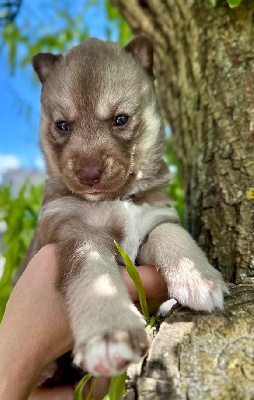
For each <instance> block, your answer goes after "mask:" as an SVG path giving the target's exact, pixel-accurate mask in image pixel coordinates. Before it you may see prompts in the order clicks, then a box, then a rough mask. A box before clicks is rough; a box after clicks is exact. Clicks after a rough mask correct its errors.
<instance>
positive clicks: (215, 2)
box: [209, 0, 218, 7]
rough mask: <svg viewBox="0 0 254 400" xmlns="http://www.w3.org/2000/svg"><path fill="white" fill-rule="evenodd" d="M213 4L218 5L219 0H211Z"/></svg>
mask: <svg viewBox="0 0 254 400" xmlns="http://www.w3.org/2000/svg"><path fill="white" fill-rule="evenodd" d="M209 1H210V3H211V4H212V6H214V7H215V6H217V3H218V0H209Z"/></svg>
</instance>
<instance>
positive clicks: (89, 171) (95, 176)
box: [77, 165, 103, 185]
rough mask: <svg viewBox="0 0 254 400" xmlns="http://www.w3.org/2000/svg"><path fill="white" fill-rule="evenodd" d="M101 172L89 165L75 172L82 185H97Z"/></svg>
mask: <svg viewBox="0 0 254 400" xmlns="http://www.w3.org/2000/svg"><path fill="white" fill-rule="evenodd" d="M102 173H103V170H101V169H100V168H98V167H97V166H94V165H90V166H86V167H83V168H81V169H79V170H78V171H77V176H78V178H79V180H80V182H81V183H83V184H84V185H95V184H96V183H99V181H100V178H101V175H102Z"/></svg>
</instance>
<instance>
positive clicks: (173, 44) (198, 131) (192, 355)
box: [112, 0, 254, 400]
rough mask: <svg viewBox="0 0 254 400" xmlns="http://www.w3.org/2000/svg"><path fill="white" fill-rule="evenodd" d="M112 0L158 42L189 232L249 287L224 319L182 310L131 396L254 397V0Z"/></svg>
mask: <svg viewBox="0 0 254 400" xmlns="http://www.w3.org/2000/svg"><path fill="white" fill-rule="evenodd" d="M112 1H113V3H114V4H115V5H116V6H117V7H118V9H119V11H120V13H121V14H122V15H123V16H124V18H125V19H126V21H127V22H128V23H129V25H130V26H131V28H132V29H133V32H134V33H143V34H146V35H147V36H148V37H149V38H151V39H152V41H153V43H154V49H155V58H154V61H155V74H156V76H157V79H158V91H159V95H160V99H161V103H162V106H163V109H164V112H165V116H166V118H167V119H168V121H169V123H170V125H171V128H172V132H173V141H174V145H175V149H176V151H177V154H178V157H179V161H180V167H181V174H182V178H183V182H184V188H185V201H186V227H187V229H188V230H189V231H190V233H191V234H192V236H193V237H194V238H195V239H196V240H197V241H198V243H199V244H200V245H201V247H203V248H204V250H205V251H206V252H207V254H208V257H209V259H210V261H211V263H212V264H213V265H214V266H215V267H217V268H218V269H219V270H220V271H221V272H222V274H223V275H224V278H225V279H226V280H227V281H228V282H242V283H244V282H245V284H241V285H240V286H234V285H232V288H231V296H230V297H228V299H227V301H226V306H225V313H221V314H212V315H204V314H201V313H199V314H197V313H194V312H191V311H189V310H186V309H182V308H176V309H174V310H173V312H171V314H170V315H169V316H168V317H167V318H166V320H165V321H164V322H163V323H162V324H161V325H160V327H158V334H157V336H156V337H155V339H154V341H153V342H152V345H151V349H150V351H149V354H148V357H147V359H146V360H145V363H144V364H143V365H140V366H139V368H136V369H134V370H130V371H129V383H128V391H127V395H126V396H125V398H126V399H127V400H134V399H135V400H137V399H139V400H150V399H151V400H152V399H153V400H154V399H163V400H164V399H165V400H174V399H177V400H178V399H186V400H187V399H188V400H192V399H193V400H199V399H200V400H203V399H205V400H209V399H216V400H217V399H219V400H221V399H223V400H224V399H225V400H251V399H254V363H253V359H254V353H253V348H254V323H253V316H254V302H253V299H254V287H253V285H252V284H251V282H253V275H254V257H253V254H254V234H253V233H254V62H253V58H254V53H253V43H254V2H253V0H243V4H242V5H241V6H240V7H239V8H236V9H234V10H231V9H229V7H228V6H227V5H226V3H225V2H223V1H222V2H221V3H220V5H219V6H217V7H216V8H213V7H212V6H211V4H210V3H209V1H208V0H144V1H142V0H128V1H126V0H112ZM248 282H249V283H250V284H247V283H248Z"/></svg>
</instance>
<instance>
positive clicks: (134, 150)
mask: <svg viewBox="0 0 254 400" xmlns="http://www.w3.org/2000/svg"><path fill="white" fill-rule="evenodd" d="M33 66H34V68H35V70H36V72H37V74H38V76H39V78H40V80H41V82H42V84H43V87H42V96H41V102H42V115H41V129H40V136H41V145H42V150H43V152H44V154H45V157H46V162H47V166H48V169H49V172H50V173H53V174H54V175H57V176H58V178H60V179H61V181H62V182H63V183H64V184H65V185H66V186H67V187H68V188H69V189H70V190H71V191H72V192H74V193H76V194H77V195H79V196H81V197H83V198H85V199H88V200H105V199H110V198H114V197H117V196H119V195H120V194H123V193H124V191H125V189H126V188H128V187H130V186H131V185H133V184H134V183H135V181H137V180H138V179H140V178H141V177H142V175H143V174H144V169H145V166H146V163H147V161H148V158H149V154H150V153H149V152H150V151H152V149H153V146H154V144H155V142H156V140H157V136H158V134H159V132H160V131H161V121H160V118H159V117H158V115H157V111H156V98H155V92H154V85H153V76H152V46H151V43H150V42H149V41H148V39H146V38H137V39H134V40H133V41H132V42H130V43H129V44H128V45H127V46H126V47H125V48H121V47H120V46H119V45H118V44H116V43H111V42H103V41H100V40H97V39H89V40H87V41H85V42H84V43H82V44H80V45H78V46H76V47H74V48H72V49H71V50H70V51H69V52H68V53H67V54H66V55H65V56H61V55H52V54H43V53H41V54H38V55H37V56H35V57H34V59H33Z"/></svg>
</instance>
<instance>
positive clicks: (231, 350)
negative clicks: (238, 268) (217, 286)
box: [125, 284, 254, 400]
mask: <svg viewBox="0 0 254 400" xmlns="http://www.w3.org/2000/svg"><path fill="white" fill-rule="evenodd" d="M232 286H233V285H232ZM253 297H254V287H253V285H247V284H245V285H244V284H243V285H242V286H235V287H232V288H231V296H229V297H228V298H227V299H226V312H224V313H220V314H212V315H209V314H204V313H193V312H191V311H190V310H188V309H186V308H182V307H177V308H175V309H173V310H172V312H171V313H170V314H169V316H168V317H167V318H166V319H165V321H164V322H163V323H162V324H161V325H160V329H159V332H158V334H157V335H156V336H155V339H154V340H153V343H152V345H151V348H150V351H149V354H148V357H147V359H146V360H145V361H144V362H143V364H142V365H139V366H136V367H135V368H136V369H133V370H131V371H130V378H129V381H128V384H127V387H128V389H127V395H126V396H125V400H137V399H139V400H155V399H156V400H157V399H160V400H180V399H181V400H210V399H214V400H251V399H254V361H253V360H254V323H253V317H254V303H253Z"/></svg>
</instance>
